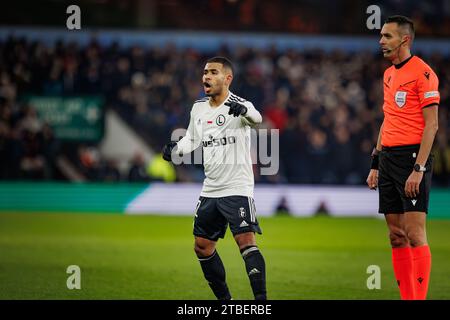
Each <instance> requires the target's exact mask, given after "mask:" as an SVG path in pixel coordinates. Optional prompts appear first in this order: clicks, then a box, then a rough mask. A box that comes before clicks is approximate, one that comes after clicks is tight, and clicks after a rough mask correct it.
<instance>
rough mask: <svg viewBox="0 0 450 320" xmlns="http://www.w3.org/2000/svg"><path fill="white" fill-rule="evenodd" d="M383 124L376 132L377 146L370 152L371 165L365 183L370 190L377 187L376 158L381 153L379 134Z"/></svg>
mask: <svg viewBox="0 0 450 320" xmlns="http://www.w3.org/2000/svg"><path fill="white" fill-rule="evenodd" d="M383 124H384V121H383V123H382V124H381V126H380V132H378V139H377V146H376V147H375V148H374V149H373V151H372V155H371V156H372V163H371V165H370V172H369V176H368V177H367V180H366V183H367V185H368V186H369V188H370V189H373V190H375V189H376V188H377V186H378V157H379V153H380V151H381V132H382V131H383Z"/></svg>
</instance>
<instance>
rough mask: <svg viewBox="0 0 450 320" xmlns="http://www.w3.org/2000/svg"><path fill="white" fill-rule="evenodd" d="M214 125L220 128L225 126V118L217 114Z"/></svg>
mask: <svg viewBox="0 0 450 320" xmlns="http://www.w3.org/2000/svg"><path fill="white" fill-rule="evenodd" d="M216 124H217V125H218V126H219V127H220V126H223V125H224V124H225V116H224V115H223V114H219V115H218V116H217V118H216Z"/></svg>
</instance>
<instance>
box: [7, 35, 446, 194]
mask: <svg viewBox="0 0 450 320" xmlns="http://www.w3.org/2000/svg"><path fill="white" fill-rule="evenodd" d="M417 54H418V55H420V53H417ZM211 55H224V56H227V57H229V58H230V59H231V60H232V61H233V62H234V63H235V67H236V74H235V79H234V81H233V84H232V91H233V92H235V93H236V94H238V95H240V96H242V97H245V98H247V99H248V100H250V101H252V102H253V103H254V105H255V106H256V107H257V108H258V109H259V110H260V111H261V113H262V114H263V118H264V123H263V125H262V127H264V128H277V129H279V130H280V171H279V174H277V175H275V176H260V175H258V174H257V173H258V170H255V173H256V176H255V179H256V181H257V182H267V183H278V182H288V183H312V184H348V185H352V184H363V183H364V182H365V179H366V177H367V174H368V169H369V162H370V159H369V155H370V152H371V150H372V148H373V146H374V143H375V142H376V138H377V134H378V130H379V126H380V123H381V120H382V112H381V106H382V102H383V95H382V83H381V77H382V74H383V71H384V70H385V68H386V67H387V66H388V63H387V62H386V61H384V60H383V58H382V55H381V54H378V53H377V54H374V53H372V52H358V53H346V52H340V51H335V52H324V51H321V50H310V51H295V50H287V51H283V52H278V51H277V50H276V49H275V48H270V49H267V50H255V49H251V48H245V47H242V48H239V49H238V50H233V51H232V52H231V51H229V50H228V49H227V48H226V47H223V48H221V50H219V52H214V53H211V52H209V53H204V52H197V51H195V50H193V49H183V50H179V49H177V48H176V47H175V46H171V45H168V46H166V47H164V48H142V47H137V46H136V47H132V48H121V47H119V45H117V44H113V45H111V46H110V47H101V46H100V45H99V44H98V43H96V42H95V41H94V40H93V41H92V42H91V44H90V45H88V46H87V47H80V46H79V45H77V43H68V44H65V43H63V42H58V43H55V45H54V46H51V47H48V46H45V45H43V44H41V43H38V42H30V41H27V40H26V39H16V38H13V37H11V38H9V39H8V40H7V41H5V42H1V43H0V159H1V164H0V179H2V180H4V179H35V180H48V179H57V180H58V179H64V177H62V176H61V174H60V173H58V170H57V168H56V161H57V157H58V155H60V154H64V153H65V154H67V155H69V159H71V161H72V162H73V163H74V165H75V166H77V167H78V169H79V170H80V171H81V172H82V173H83V174H84V175H85V176H86V177H87V179H88V180H91V181H149V180H150V178H149V177H148V175H147V174H146V168H145V162H144V161H143V159H142V156H140V155H135V156H134V157H133V155H130V161H131V162H132V166H131V168H130V172H127V173H126V174H124V173H121V172H120V171H119V170H118V168H117V165H116V164H115V160H114V159H104V158H103V157H102V155H101V154H99V152H98V150H97V149H96V145H95V144H90V145H85V144H79V143H78V144H77V143H67V142H64V141H59V140H58V139H55V138H54V135H53V133H52V129H51V128H50V127H49V126H48V125H47V124H45V123H42V121H41V120H40V119H39V118H38V117H37V115H36V112H35V111H34V109H33V106H30V105H24V104H23V103H21V102H20V97H21V96H22V95H24V94H28V93H33V94H40V95H60V96H70V95H80V94H102V95H104V96H105V98H106V109H112V110H115V111H116V112H117V113H118V114H119V115H120V116H121V117H122V118H123V119H124V120H125V121H126V122H127V123H128V124H129V125H130V126H131V127H132V128H133V129H134V130H135V131H136V132H137V133H138V134H139V135H140V136H141V137H143V139H145V141H146V142H147V143H148V144H149V145H150V146H151V147H152V148H153V149H154V150H160V148H161V147H162V145H163V144H164V143H166V142H167V141H168V140H169V138H170V134H171V132H172V131H173V129H175V128H179V127H183V128H185V127H187V124H188V121H189V112H190V108H191V106H192V103H193V101H194V100H196V99H198V98H199V97H201V96H202V86H201V76H202V70H203V66H204V62H205V60H206V59H207V58H208V57H210V56H211ZM424 58H425V60H426V61H427V62H428V63H429V64H430V65H431V66H432V67H433V68H434V70H435V71H436V72H437V74H438V76H439V78H440V93H441V108H440V111H439V112H440V128H439V133H438V136H437V138H436V142H435V146H434V150H433V151H434V154H435V157H436V158H435V168H434V175H435V178H434V181H433V183H434V184H436V185H441V186H450V178H449V172H450V138H449V135H448V134H447V133H448V132H449V124H450V121H449V119H450V116H449V113H448V109H447V106H449V105H450V57H445V56H441V55H439V54H434V55H432V56H426V57H424ZM132 157H133V159H131V158H132ZM176 170H177V180H179V181H199V180H201V179H202V177H201V175H199V170H198V168H196V167H195V166H179V167H177V168H176Z"/></svg>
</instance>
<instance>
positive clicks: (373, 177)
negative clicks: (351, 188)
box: [366, 169, 378, 190]
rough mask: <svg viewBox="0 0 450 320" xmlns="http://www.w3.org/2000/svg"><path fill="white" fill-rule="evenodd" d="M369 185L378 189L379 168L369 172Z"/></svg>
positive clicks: (373, 188) (367, 181)
mask: <svg viewBox="0 0 450 320" xmlns="http://www.w3.org/2000/svg"><path fill="white" fill-rule="evenodd" d="M366 183H367V185H368V186H369V188H370V189H372V190H376V189H377V187H378V170H377V169H371V170H370V172H369V176H368V177H367V180H366Z"/></svg>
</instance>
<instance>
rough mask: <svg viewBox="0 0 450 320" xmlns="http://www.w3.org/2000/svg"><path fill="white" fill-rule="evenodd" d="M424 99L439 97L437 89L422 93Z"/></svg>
mask: <svg viewBox="0 0 450 320" xmlns="http://www.w3.org/2000/svg"><path fill="white" fill-rule="evenodd" d="M423 97H424V98H425V99H427V98H434V97H439V91H428V92H425V93H424V94H423Z"/></svg>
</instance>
